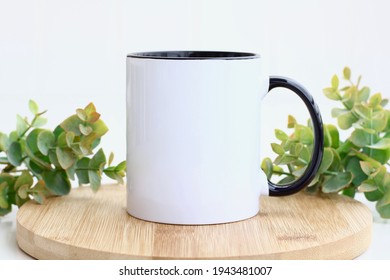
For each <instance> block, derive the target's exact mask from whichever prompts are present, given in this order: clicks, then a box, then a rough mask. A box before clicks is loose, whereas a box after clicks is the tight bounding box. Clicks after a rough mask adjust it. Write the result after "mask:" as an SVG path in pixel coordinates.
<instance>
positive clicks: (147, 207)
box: [126, 51, 323, 224]
mask: <svg viewBox="0 0 390 280" xmlns="http://www.w3.org/2000/svg"><path fill="white" fill-rule="evenodd" d="M274 87H286V88H289V89H291V90H293V91H294V92H295V93H297V94H298V95H299V96H300V97H301V98H302V100H303V101H304V102H305V104H306V106H307V107H308V109H309V112H310V114H311V117H312V119H313V124H314V135H315V145H314V149H313V150H314V151H313V155H312V161H311V163H310V164H309V166H308V168H307V170H306V172H305V174H304V175H303V176H302V177H301V178H300V179H298V180H297V181H296V182H294V183H292V184H291V185H288V186H278V185H275V184H272V183H271V182H267V178H266V176H265V174H264V173H263V172H262V170H261V169H260V164H261V158H260V137H261V135H260V126H261V121H260V115H261V99H262V98H263V97H264V96H265V94H266V93H267V92H268V91H269V90H270V89H272V88H274ZM126 95H127V104H126V106H127V107H126V110H127V172H128V181H127V210H128V213H129V214H130V215H132V216H134V217H137V218H140V219H143V220H147V221H153V222H160V223H169V224H217V223H226V222H234V221H239V220H243V219H247V218H250V217H252V216H254V215H256V214H257V213H258V212H259V196H260V193H261V189H262V188H263V189H264V188H267V190H268V188H269V189H270V194H271V195H286V194H291V193H295V192H296V191H298V190H300V189H302V188H303V187H304V186H306V185H307V184H308V183H309V182H310V180H311V179H312V178H313V176H314V175H315V172H316V171H317V170H318V167H319V164H320V162H321V158H322V149H323V148H322V146H323V145H322V142H323V140H322V138H323V137H322V121H321V116H320V114H319V111H318V108H317V107H316V105H315V104H314V102H313V99H312V97H311V96H310V95H309V94H308V93H307V92H306V91H305V90H304V88H302V87H301V86H300V85H299V84H297V83H295V82H294V81H291V80H289V79H287V78H270V77H268V76H266V75H265V74H264V73H263V69H262V59H261V57H260V56H259V55H257V54H254V53H242V52H216V51H168V52H146V53H134V54H129V55H128V56H127V87H126ZM264 121H271V120H270V119H268V120H264Z"/></svg>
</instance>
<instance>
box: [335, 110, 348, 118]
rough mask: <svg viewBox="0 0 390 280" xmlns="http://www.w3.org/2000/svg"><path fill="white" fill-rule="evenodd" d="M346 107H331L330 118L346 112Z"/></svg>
mask: <svg viewBox="0 0 390 280" xmlns="http://www.w3.org/2000/svg"><path fill="white" fill-rule="evenodd" d="M348 112H349V110H347V109H340V108H333V109H332V111H331V115H332V118H337V117H339V116H340V115H342V114H345V113H348Z"/></svg>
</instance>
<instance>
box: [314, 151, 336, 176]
mask: <svg viewBox="0 0 390 280" xmlns="http://www.w3.org/2000/svg"><path fill="white" fill-rule="evenodd" d="M333 159H334V155H333V152H332V150H331V149H330V148H325V149H324V154H323V156H322V161H321V165H320V169H319V170H318V172H319V173H324V172H325V171H326V170H328V168H329V167H330V166H331V165H332V162H333Z"/></svg>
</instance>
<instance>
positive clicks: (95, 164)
mask: <svg viewBox="0 0 390 280" xmlns="http://www.w3.org/2000/svg"><path fill="white" fill-rule="evenodd" d="M105 164H106V156H105V155H104V152H103V150H102V149H100V150H99V151H98V152H97V153H96V154H95V155H94V156H93V157H92V158H91V161H90V162H89V168H91V169H98V170H102V169H103V167H104V165H105Z"/></svg>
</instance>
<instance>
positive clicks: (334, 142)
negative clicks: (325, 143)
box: [325, 124, 340, 149]
mask: <svg viewBox="0 0 390 280" xmlns="http://www.w3.org/2000/svg"><path fill="white" fill-rule="evenodd" d="M325 127H326V130H327V133H328V134H329V135H330V139H331V147H332V148H335V149H337V148H338V147H339V146H340V135H339V131H338V130H337V127H335V126H334V125H332V124H328V125H325Z"/></svg>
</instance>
